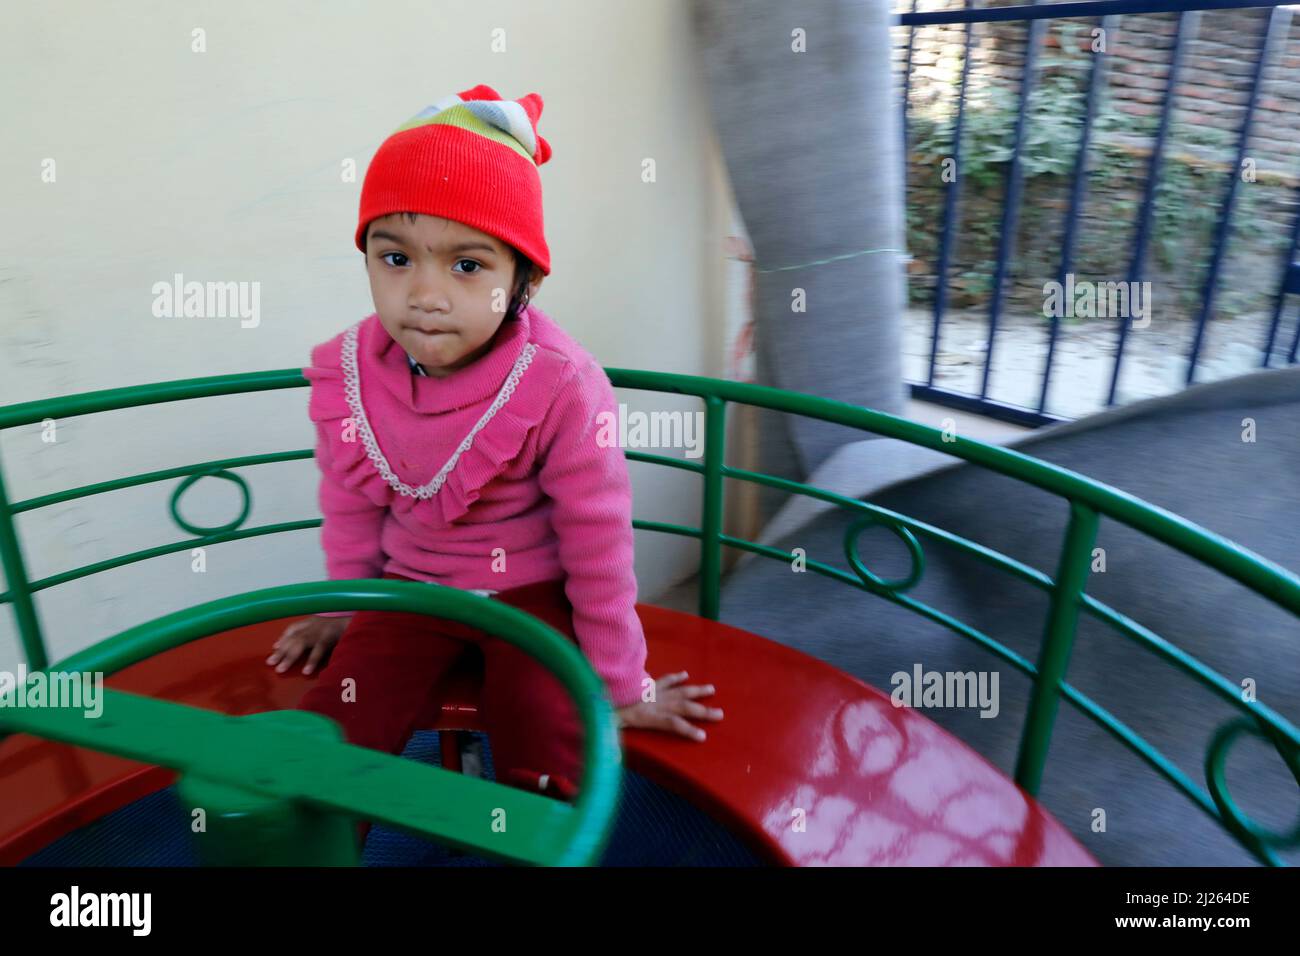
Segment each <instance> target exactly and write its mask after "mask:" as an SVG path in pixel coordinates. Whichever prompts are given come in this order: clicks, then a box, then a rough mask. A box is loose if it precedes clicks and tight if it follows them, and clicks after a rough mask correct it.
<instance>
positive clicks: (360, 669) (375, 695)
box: [298, 574, 582, 799]
mask: <svg viewBox="0 0 1300 956" xmlns="http://www.w3.org/2000/svg"><path fill="white" fill-rule="evenodd" d="M384 577H386V578H398V579H401V580H410V579H409V578H404V577H403V576H402V575H399V574H386V575H384ZM492 600H494V601H502V602H504V603H506V604H510V605H513V606H514V607H517V608H519V609H520V610H523V611H527V612H528V613H529V614H532V615H534V616H536V617H538V618H541V619H542V620H543V621H545V622H546V623H547V624H549V625H551V627H553V628H555V629H556V630H557V631H559V632H560V633H561V634H565V635H567V636H568V637H569V638H570V639H572V640H574V642H575V643H576V640H577V639H576V637H575V634H574V630H573V608H572V606H571V605H570V604H569V601H568V599H567V597H566V596H565V594H564V582H563V581H546V582H542V583H539V584H530V585H526V586H524V587H521V588H512V589H509V590H505V591H501V592H499V593H497V594H495V595H493V596H492ZM470 645H477V646H478V648H479V649H480V650H481V651H482V654H483V665H484V666H483V672H484V674H483V690H482V694H481V696H480V698H479V713H480V715H481V718H482V720H483V723H484V727H485V729H486V731H487V735H488V741H489V743H490V744H491V746H492V758H493V763H494V765H495V768H496V777H497V780H498V781H499V782H500V783H504V784H508V785H510V786H516V787H521V788H523V789H529V790H534V791H540V792H542V793H545V794H547V795H549V796H554V797H558V798H560V799H569V798H570V797H572V796H573V795H574V794H575V793H576V784H577V781H578V779H579V778H580V777H581V768H582V728H581V724H580V722H579V720H578V712H577V708H576V707H575V705H574V703H573V701H572V699H571V698H570V697H569V694H568V692H567V691H565V689H564V686H563V685H562V684H561V683H560V682H559V681H558V680H557V679H556V678H555V677H553V676H552V675H551V673H550V672H549V671H548V670H547V669H546V668H545V667H544V666H543V665H541V664H540V663H538V662H537V661H535V660H534V659H533V658H532V657H530V656H529V655H528V654H526V653H525V652H524V651H522V650H520V649H518V648H517V647H515V646H514V645H512V644H509V643H507V642H506V641H505V640H503V639H501V638H497V637H492V636H490V635H488V634H487V633H486V632H484V631H482V630H480V629H479V628H474V627H470V626H469V625H466V624H461V623H459V622H457V621H451V620H448V619H445V618H435V617H429V616H428V615H426V614H406V613H399V612H395V611H358V612H357V613H356V614H354V615H353V616H352V619H351V621H350V622H349V624H348V627H347V629H346V630H345V631H344V632H343V635H342V636H341V637H340V638H339V641H338V644H336V645H335V647H334V652H333V654H331V656H330V659H329V663H328V664H327V665H326V667H325V669H324V670H322V671H321V672H320V673H319V675H318V676H317V678H316V681H315V683H314V685H313V686H312V688H311V689H310V690H309V691H307V693H306V694H304V695H303V698H302V700H301V701H300V702H299V703H298V709H300V710H310V711H315V712H316V713H318V714H324V715H325V716H326V717H330V718H332V719H334V720H335V721H337V722H338V723H339V724H340V725H341V726H342V727H343V732H344V735H345V736H346V738H347V740H348V742H349V743H353V744H357V745H359V746H362V747H370V748H373V749H375V750H383V751H386V752H388V753H393V754H400V753H401V752H402V750H403V749H404V748H405V746H406V742H407V741H408V740H409V739H410V737H411V735H412V734H413V733H414V732H415V731H417V730H420V729H423V728H421V727H420V726H419V723H420V718H421V716H422V715H425V714H428V713H430V712H431V709H432V707H434V706H436V700H437V698H438V696H439V686H438V685H439V682H440V680H441V678H442V677H443V676H444V675H445V674H446V673H447V671H448V670H449V669H450V668H451V667H452V665H453V664H455V663H456V662H457V661H458V660H459V659H460V657H461V655H462V654H465V653H467V652H470ZM347 678H351V679H352V680H353V681H354V682H355V684H354V685H352V687H353V688H354V689H353V690H352V691H351V692H350V693H348V694H345V692H344V687H343V681H344V680H345V679H347ZM353 698H355V699H353Z"/></svg>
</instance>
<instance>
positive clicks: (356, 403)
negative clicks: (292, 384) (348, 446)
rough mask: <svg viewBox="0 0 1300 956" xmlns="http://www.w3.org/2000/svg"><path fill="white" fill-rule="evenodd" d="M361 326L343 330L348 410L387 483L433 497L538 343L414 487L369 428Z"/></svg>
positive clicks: (511, 388) (512, 386)
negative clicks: (438, 466)
mask: <svg viewBox="0 0 1300 956" xmlns="http://www.w3.org/2000/svg"><path fill="white" fill-rule="evenodd" d="M362 321H364V320H362ZM360 328H361V323H360V322H358V323H357V324H356V325H354V326H352V327H351V328H349V329H348V330H347V331H346V332H344V333H343V349H342V359H343V395H344V397H345V398H346V399H347V403H348V409H349V410H350V411H351V412H352V417H353V418H354V419H355V420H356V423H357V431H358V432H360V434H361V443H362V444H363V445H365V447H366V454H367V455H369V456H370V460H371V461H372V462H374V465H375V468H376V469H377V470H378V471H379V474H380V475H382V476H383V479H384V481H386V482H388V484H389V486H390V487H391V488H392V489H393V490H394V491H396V492H397V493H398V494H400V495H405V496H406V497H408V498H419V499H422V500H423V499H426V498H432V497H433V496H434V495H436V494H437V493H438V492H439V490H441V488H442V486H443V484H444V483H445V482H446V481H447V476H448V475H449V474H451V470H452V469H453V468H455V467H456V462H458V461H460V456H461V455H463V454H464V453H465V452H467V451H469V448H470V445H472V444H473V443H474V436H475V435H477V434H478V433H479V432H480V431H482V430H483V427H484V426H485V425H486V424H487V423H488V422H490V421H491V420H492V416H494V415H495V414H496V413H497V412H498V411H500V409H501V406H503V405H505V403H506V402H507V401H509V400H510V396H511V395H513V394H514V391H515V388H516V387H517V386H518V385H519V379H520V378H521V377H522V376H523V374H524V370H525V369H526V368H528V366H529V364H530V363H531V362H532V360H533V356H534V355H535V354H536V353H537V346H536V345H534V344H533V343H531V342H528V343H526V344H525V345H524V350H523V352H522V353H521V354H520V356H519V358H518V359H516V360H515V364H514V367H513V368H511V369H510V374H509V375H507V376H506V380H505V382H504V383H503V384H502V386H501V390H500V391H499V392H497V397H496V398H495V399H493V401H492V404H491V405H489V406H488V410H487V411H486V412H484V413H483V417H482V418H480V419H479V420H478V424H476V425H475V426H474V427H473V428H472V429H470V433H469V434H468V435H466V436H465V438H464V440H463V441H462V442H461V443H460V444H459V445H458V446H457V447H456V450H455V451H454V452H453V453H452V456H451V457H450V458H448V459H447V463H446V464H445V465H443V466H442V468H441V469H439V471H438V473H437V474H436V475H434V476H433V477H432V478H431V479H430V480H429V481H427V482H426V483H425V484H423V485H420V486H419V487H418V488H413V487H411V486H410V485H408V484H407V483H406V482H404V481H402V480H401V479H400V478H398V477H397V475H395V474H394V473H393V469H392V468H391V467H390V466H389V464H388V459H387V458H385V457H384V453H383V452H382V451H380V450H379V442H378V441H376V440H375V433H374V432H373V431H372V430H371V428H370V420H369V419H368V418H367V417H366V410H365V408H364V407H362V405H361V374H360V370H359V369H358V367H357V333H358V331H359V330H360Z"/></svg>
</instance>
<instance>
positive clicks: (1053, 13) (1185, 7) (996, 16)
mask: <svg viewBox="0 0 1300 956" xmlns="http://www.w3.org/2000/svg"><path fill="white" fill-rule="evenodd" d="M1284 2H1286V0H1081V2H1075V3H1051V4H1046V5H1043V6H1034V5H1021V6H1014V7H986V8H982V9H978V10H977V9H974V8H973V7H971V6H969V5H967V7H966V8H965V9H962V10H936V11H933V12H930V13H903V14H899V16H898V23H899V24H901V25H903V26H911V27H931V26H941V25H946V24H951V23H1004V22H1006V21H1009V20H1055V19H1072V18H1075V17H1105V16H1110V15H1112V14H1125V13H1127V14H1137V13H1187V12H1190V11H1194V10H1249V9H1254V8H1256V7H1276V6H1280V5H1281V4H1282V3H1284Z"/></svg>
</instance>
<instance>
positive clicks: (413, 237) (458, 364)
mask: <svg viewBox="0 0 1300 956" xmlns="http://www.w3.org/2000/svg"><path fill="white" fill-rule="evenodd" d="M366 272H367V273H368V274H369V276H370V292H371V295H372V296H373V297H374V300H375V311H376V312H378V313H379V320H380V321H381V322H382V323H383V325H384V328H385V329H386V330H387V331H388V334H389V335H390V336H392V337H393V340H394V341H395V342H397V344H398V345H400V346H401V347H402V348H404V349H406V351H407V352H408V353H410V355H411V357H412V358H414V359H415V360H416V361H417V362H419V363H420V364H421V365H422V366H424V370H425V371H426V372H427V373H428V374H429V375H431V376H434V377H436V378H442V377H445V376H447V375H450V374H451V373H452V372H454V371H455V370H456V369H458V368H463V367H464V366H466V365H469V364H470V363H471V362H473V361H474V360H475V359H478V358H480V357H482V356H483V355H485V354H486V353H487V352H488V351H489V350H490V349H491V347H492V337H493V336H494V335H496V331H497V329H498V328H500V327H501V323H502V321H504V320H505V313H506V308H507V306H508V305H509V303H510V291H511V289H512V287H513V280H514V273H515V257H514V254H513V252H512V251H511V249H510V247H509V246H507V245H506V244H505V243H503V242H501V240H499V239H497V238H496V237H495V236H489V235H488V234H487V233H485V232H480V231H479V230H477V229H475V228H473V227H472V226H467V225H465V224H463V223H459V222H456V221H455V220H452V219H443V218H441V217H438V216H423V215H421V216H416V217H415V222H414V224H412V222H411V220H410V219H409V218H408V217H407V216H406V215H405V214H403V213H394V214H393V215H390V216H382V217H380V218H378V219H376V220H374V221H373V222H372V223H370V226H369V230H368V232H367V240H366ZM541 279H542V275H541V271H540V270H538V269H534V270H533V274H532V276H531V282H530V286H529V289H530V297H531V294H532V293H533V292H535V291H536V288H537V287H538V286H540V285H541Z"/></svg>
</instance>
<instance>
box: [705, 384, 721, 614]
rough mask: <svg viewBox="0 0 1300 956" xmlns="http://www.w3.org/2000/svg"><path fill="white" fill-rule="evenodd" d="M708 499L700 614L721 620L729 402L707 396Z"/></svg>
mask: <svg viewBox="0 0 1300 956" xmlns="http://www.w3.org/2000/svg"><path fill="white" fill-rule="evenodd" d="M704 408H705V410H704V500H703V504H702V505H701V514H700V531H701V533H700V617H702V618H706V619H708V620H710V621H716V620H717V619H718V610H719V607H720V606H721V587H722V466H723V458H724V456H725V455H726V450H727V449H726V441H727V403H726V402H725V401H723V400H722V399H721V398H718V397H717V396H716V395H709V396H707V397H705V399H704Z"/></svg>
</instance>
